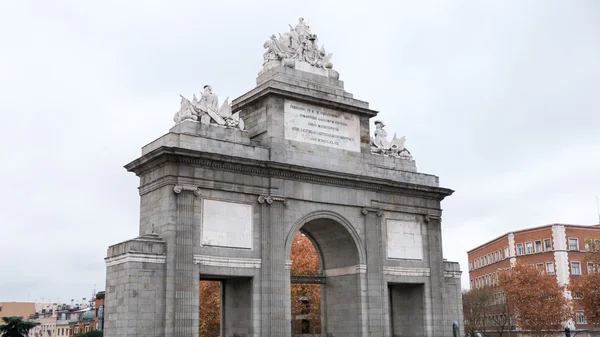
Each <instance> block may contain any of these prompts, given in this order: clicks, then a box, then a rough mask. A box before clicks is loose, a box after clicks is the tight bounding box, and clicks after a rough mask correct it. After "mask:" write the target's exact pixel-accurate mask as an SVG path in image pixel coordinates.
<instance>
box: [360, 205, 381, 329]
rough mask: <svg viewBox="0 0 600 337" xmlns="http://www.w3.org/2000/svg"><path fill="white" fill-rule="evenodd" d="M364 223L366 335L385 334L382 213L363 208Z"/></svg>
mask: <svg viewBox="0 0 600 337" xmlns="http://www.w3.org/2000/svg"><path fill="white" fill-rule="evenodd" d="M362 214H363V215H364V219H365V222H364V225H365V250H366V260H367V274H366V282H367V284H366V286H367V289H368V290H369V292H368V294H367V317H368V336H385V332H386V331H387V329H386V327H385V319H384V314H385V313H386V310H385V308H384V307H385V305H384V303H387V301H385V300H384V299H385V293H386V292H385V287H386V285H385V282H384V279H383V264H382V261H383V259H384V258H385V256H384V254H383V247H382V245H383V242H382V215H383V212H382V211H381V210H378V209H372V208H363V209H362Z"/></svg>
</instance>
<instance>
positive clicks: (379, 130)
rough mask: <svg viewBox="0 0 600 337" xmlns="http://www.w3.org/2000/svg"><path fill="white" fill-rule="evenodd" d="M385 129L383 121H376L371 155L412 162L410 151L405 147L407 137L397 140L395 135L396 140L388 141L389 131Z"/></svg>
mask: <svg viewBox="0 0 600 337" xmlns="http://www.w3.org/2000/svg"><path fill="white" fill-rule="evenodd" d="M384 127H385V124H384V123H383V122H382V121H375V132H374V135H373V137H371V153H372V154H379V155H384V156H389V157H395V158H404V159H411V160H412V159H413V158H412V155H411V154H410V151H408V149H407V148H406V147H405V146H404V143H405V142H406V137H404V136H402V137H401V138H397V137H396V134H395V133H394V138H392V140H391V141H388V140H387V131H385V130H384V129H383V128H384Z"/></svg>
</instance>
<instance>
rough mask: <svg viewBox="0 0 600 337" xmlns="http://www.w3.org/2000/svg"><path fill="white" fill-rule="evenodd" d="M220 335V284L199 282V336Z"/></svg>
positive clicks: (216, 336)
mask: <svg viewBox="0 0 600 337" xmlns="http://www.w3.org/2000/svg"><path fill="white" fill-rule="evenodd" d="M220 335H221V282H218V281H200V336H201V337H219V336H220Z"/></svg>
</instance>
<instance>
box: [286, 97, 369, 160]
mask: <svg viewBox="0 0 600 337" xmlns="http://www.w3.org/2000/svg"><path fill="white" fill-rule="evenodd" d="M284 115H285V117H284V119H285V139H289V140H294V141H297V142H303V143H308V144H315V145H323V146H328V147H333V148H336V149H341V150H347V151H354V152H360V120H359V118H358V116H357V115H354V114H349V113H345V112H341V111H336V110H332V109H326V108H323V107H319V106H315V105H311V104H306V103H301V102H297V101H291V100H286V101H285V105H284Z"/></svg>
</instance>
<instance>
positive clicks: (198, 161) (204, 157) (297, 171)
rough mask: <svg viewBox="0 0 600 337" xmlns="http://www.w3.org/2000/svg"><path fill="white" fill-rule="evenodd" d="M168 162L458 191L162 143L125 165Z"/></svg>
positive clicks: (427, 192) (387, 187) (416, 190)
mask: <svg viewBox="0 0 600 337" xmlns="http://www.w3.org/2000/svg"><path fill="white" fill-rule="evenodd" d="M165 163H176V164H189V165H193V166H200V167H205V168H212V169H218V170H225V171H230V172H236V173H243V174H249V175H253V176H263V177H274V178H280V179H289V180H297V181H306V182H311V183H318V184H322V185H331V186H341V187H348V188H356V189H363V190H370V191H375V192H384V193H399V192H402V193H403V194H405V195H409V196H414V197H421V198H425V199H434V200H443V199H444V198H445V197H447V196H449V195H451V194H452V193H453V192H454V191H453V190H451V189H447V188H442V187H434V186H426V185H418V184H412V183H406V182H398V181H393V180H389V179H382V178H374V177H369V176H361V175H355V174H348V173H342V172H333V171H327V170H323V169H316V168H310V167H302V166H298V165H292V164H285V163H278V162H272V161H259V160H253V159H248V158H240V157H232V156H228V155H221V154H215V153H207V152H202V151H193V150H186V149H181V148H176V147H166V146H163V147H160V148H158V149H156V150H154V151H151V152H150V153H148V154H146V155H144V156H142V157H141V158H138V159H136V160H134V161H133V162H131V163H129V164H127V165H125V168H126V169H127V170H128V171H130V172H134V173H135V174H136V175H138V176H142V175H143V174H145V173H146V172H148V171H150V170H152V169H153V168H155V167H156V166H159V165H164V164H165Z"/></svg>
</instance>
